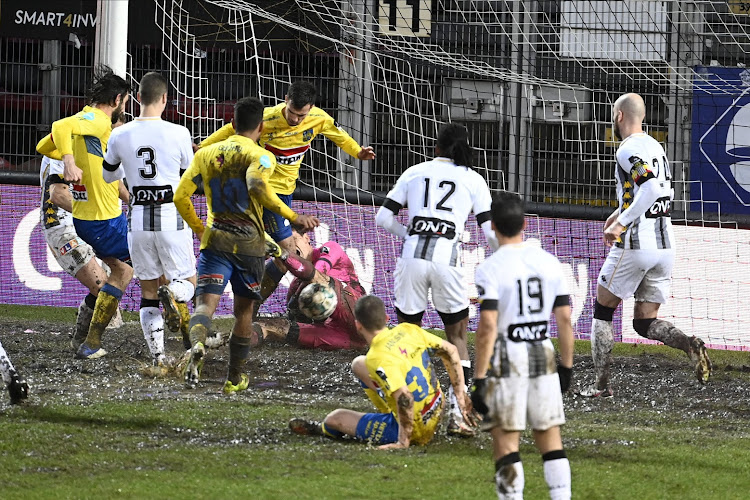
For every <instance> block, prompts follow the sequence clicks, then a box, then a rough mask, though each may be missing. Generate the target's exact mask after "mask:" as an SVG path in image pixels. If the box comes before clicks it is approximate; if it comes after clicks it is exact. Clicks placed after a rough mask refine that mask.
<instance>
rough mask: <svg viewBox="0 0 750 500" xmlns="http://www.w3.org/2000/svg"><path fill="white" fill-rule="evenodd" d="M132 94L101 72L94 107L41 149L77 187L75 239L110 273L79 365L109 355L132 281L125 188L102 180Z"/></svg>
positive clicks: (62, 125) (63, 124)
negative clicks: (110, 335)
mask: <svg viewBox="0 0 750 500" xmlns="http://www.w3.org/2000/svg"><path fill="white" fill-rule="evenodd" d="M129 93H130V86H129V85H128V82H126V81H125V80H124V79H123V78H121V77H119V76H117V75H115V74H114V73H113V72H112V70H111V69H110V68H108V67H106V66H101V67H99V68H98V69H97V71H96V74H95V76H94V81H93V83H92V85H91V88H90V89H89V90H88V92H87V96H88V98H89V104H88V105H86V106H85V107H84V108H83V110H81V111H80V112H78V113H76V114H75V115H73V116H69V117H67V118H63V119H61V120H57V121H56V122H54V123H53V124H52V133H51V134H49V135H47V136H45V137H44V138H42V140H41V141H39V143H38V144H37V151H38V152H39V153H41V154H43V155H46V156H49V157H50V158H54V159H61V160H62V161H63V163H64V169H63V178H64V179H65V180H66V181H70V182H73V183H74V185H73V224H74V226H75V228H76V233H77V234H78V236H80V237H81V239H83V241H85V242H86V243H88V244H89V245H91V248H93V249H94V252H95V254H96V256H97V257H99V258H100V259H101V260H103V261H104V262H105V263H106V264H107V265H108V266H109V268H110V270H111V274H110V276H109V277H108V278H107V279H106V282H103V283H102V284H101V287H100V288H99V293H98V295H97V297H96V303H95V305H94V313H93V315H92V319H91V325H90V326H89V332H88V335H87V337H86V340H85V341H84V342H83V343H82V344H81V345H80V347H79V348H78V351H77V352H76V357H77V358H80V359H94V358H98V357H101V356H104V355H106V354H107V351H105V350H104V349H103V348H102V334H103V333H104V329H105V328H106V326H107V324H108V323H109V321H110V320H111V319H112V316H114V315H115V313H116V312H117V308H118V305H119V302H120V299H121V298H122V295H123V293H124V292H125V289H126V288H127V286H128V284H129V283H130V280H131V279H132V278H133V268H132V267H131V266H130V253H129V250H128V240H127V220H126V218H125V215H124V214H123V212H122V205H121V203H120V198H119V195H120V190H119V186H120V183H119V182H113V183H107V182H105V180H104V178H103V177H102V162H103V161H104V152H105V151H106V149H107V141H108V140H109V136H110V135H111V133H112V124H113V123H116V122H117V121H118V119H119V117H120V116H121V115H122V113H123V108H124V106H125V104H126V103H127V101H128V97H129V95H130V94H129Z"/></svg>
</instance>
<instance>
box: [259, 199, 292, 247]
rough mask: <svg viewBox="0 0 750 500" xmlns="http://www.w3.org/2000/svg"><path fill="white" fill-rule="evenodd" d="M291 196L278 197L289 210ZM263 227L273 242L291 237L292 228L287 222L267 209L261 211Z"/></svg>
mask: <svg viewBox="0 0 750 500" xmlns="http://www.w3.org/2000/svg"><path fill="white" fill-rule="evenodd" d="M292 196H293V195H291V194H280V195H278V197H279V199H280V200H281V201H283V202H284V203H285V204H286V206H288V207H289V208H292ZM263 225H264V226H265V229H266V232H267V233H268V235H269V236H270V237H271V238H273V241H276V242H279V241H283V240H285V239H287V238H291V237H292V226H291V225H290V224H289V221H288V220H287V219H285V218H284V217H282V216H280V215H279V214H277V213H275V212H272V211H270V210H268V209H267V208H264V209H263Z"/></svg>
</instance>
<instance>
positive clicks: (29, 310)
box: [0, 304, 140, 324]
mask: <svg viewBox="0 0 750 500" xmlns="http://www.w3.org/2000/svg"><path fill="white" fill-rule="evenodd" d="M76 314H78V308H76V307H51V306H20V305H16V304H0V317H2V318H5V319H17V320H34V321H55V322H61V323H70V324H75V322H76ZM122 319H123V321H140V316H139V313H138V312H132V311H122Z"/></svg>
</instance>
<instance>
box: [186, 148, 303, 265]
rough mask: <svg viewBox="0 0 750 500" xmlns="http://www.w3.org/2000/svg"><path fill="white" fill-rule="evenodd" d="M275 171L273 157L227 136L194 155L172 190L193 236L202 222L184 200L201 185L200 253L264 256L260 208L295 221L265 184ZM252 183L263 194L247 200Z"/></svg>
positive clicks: (290, 210) (291, 212) (189, 204)
mask: <svg viewBox="0 0 750 500" xmlns="http://www.w3.org/2000/svg"><path fill="white" fill-rule="evenodd" d="M275 166H276V161H275V160H274V158H273V155H271V154H270V153H269V152H268V151H266V150H265V149H263V148H261V147H260V146H258V145H257V144H256V143H255V142H254V141H253V140H252V139H249V138H247V137H244V136H241V135H233V136H231V137H230V138H229V139H227V140H226V141H222V142H219V143H216V144H213V145H211V146H208V147H205V148H201V149H200V150H199V151H198V153H196V155H195V157H194V158H193V162H192V163H191V164H190V167H189V168H188V170H187V171H186V172H185V174H184V175H183V176H182V179H180V183H179V185H178V186H177V190H176V192H175V205H176V206H177V210H179V212H180V215H182V217H183V218H184V219H185V222H187V223H188V225H189V226H190V228H191V229H192V230H193V231H194V232H196V233H198V232H201V231H203V230H204V228H203V222H202V221H201V220H200V218H199V217H198V215H197V214H196V213H195V207H194V206H193V203H192V201H191V200H190V195H192V194H193V193H194V192H195V191H196V189H197V188H198V185H197V183H198V182H199V181H202V182H203V190H204V191H205V193H206V208H207V212H208V214H207V218H206V227H205V231H204V233H203V239H202V240H201V250H203V249H205V248H209V249H211V250H214V251H217V252H226V253H233V254H239V255H247V256H253V257H264V256H265V254H266V242H265V238H264V235H263V208H264V207H266V208H268V209H269V210H272V211H274V212H275V213H278V214H279V215H281V216H283V217H285V218H287V219H289V220H291V221H294V220H295V219H296V218H297V214H296V213H294V211H292V209H290V208H289V207H287V206H286V205H284V203H283V202H282V201H281V200H280V199H279V197H278V196H277V195H276V194H275V193H274V192H273V191H271V189H270V186H269V185H268V182H267V181H268V178H269V177H270V176H271V173H272V172H273V169H274V167H275ZM258 180H259V181H261V182H260V184H261V185H262V188H263V189H262V190H261V191H260V192H257V193H255V195H253V196H251V195H250V192H249V191H248V187H249V184H251V183H252V181H258Z"/></svg>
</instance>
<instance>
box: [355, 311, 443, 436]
mask: <svg viewBox="0 0 750 500" xmlns="http://www.w3.org/2000/svg"><path fill="white" fill-rule="evenodd" d="M442 345H443V339H441V338H440V337H437V336H435V335H433V334H431V333H429V332H427V331H425V330H423V329H422V328H420V327H418V326H416V325H412V324H409V323H401V324H400V325H397V326H396V327H394V328H392V329H391V330H384V331H382V332H380V333H379V334H377V335H376V336H375V338H374V339H373V341H372V344H371V345H370V350H369V351H368V352H367V356H366V365H367V371H368V373H369V375H370V378H371V379H372V380H373V381H374V382H375V383H376V384H377V385H378V387H379V388H380V389H381V390H382V391H383V395H384V396H385V400H386V403H387V404H388V407H389V408H390V409H391V412H392V413H393V415H395V416H396V418H398V405H397V403H396V401H395V399H394V398H393V393H394V392H396V391H397V390H398V389H400V388H402V387H407V388H408V390H409V392H411V393H412V395H413V396H414V430H413V431H412V436H411V442H412V443H414V444H426V443H427V442H429V441H430V439H432V436H433V434H434V433H435V430H436V429H437V426H438V424H439V423H440V416H441V413H442V408H443V394H442V391H441V390H440V383H439V382H438V380H437V377H436V375H435V369H434V367H433V366H432V362H431V360H430V351H431V350H432V349H437V348H440V347H441V346H442Z"/></svg>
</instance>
